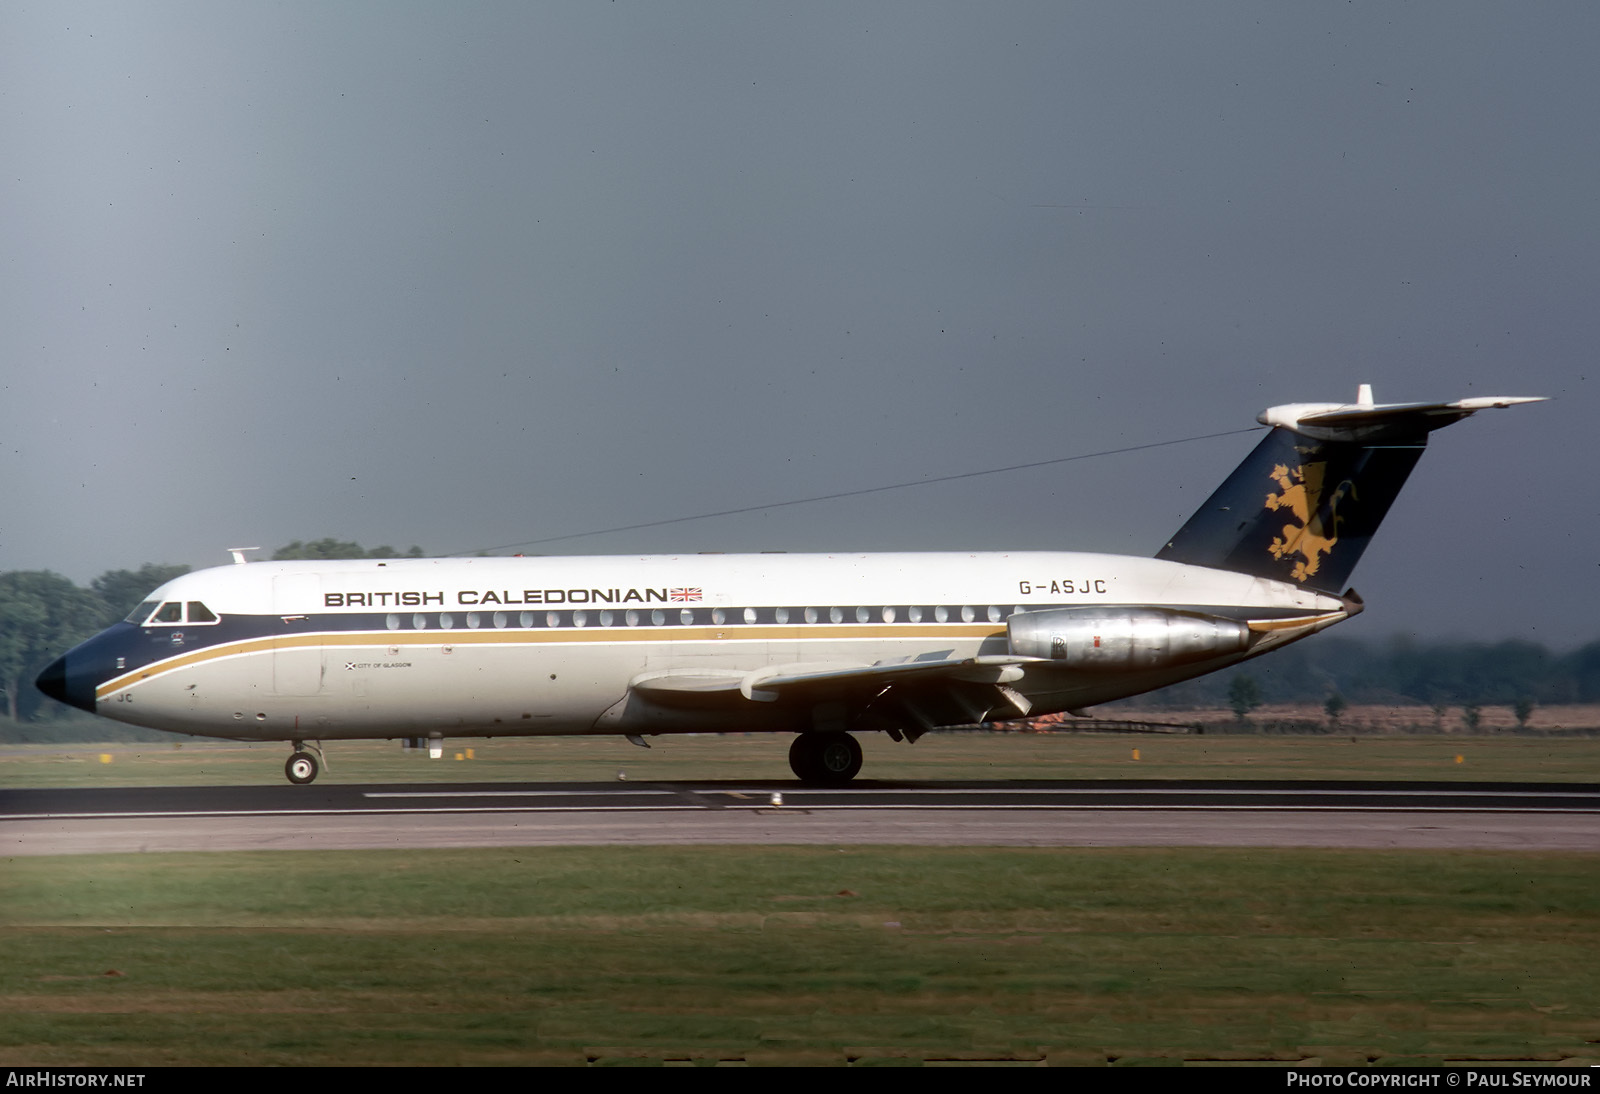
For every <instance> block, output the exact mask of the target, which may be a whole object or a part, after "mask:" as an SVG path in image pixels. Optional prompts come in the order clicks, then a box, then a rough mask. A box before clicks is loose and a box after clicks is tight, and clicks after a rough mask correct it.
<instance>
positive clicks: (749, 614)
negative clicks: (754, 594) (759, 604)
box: [744, 608, 756, 623]
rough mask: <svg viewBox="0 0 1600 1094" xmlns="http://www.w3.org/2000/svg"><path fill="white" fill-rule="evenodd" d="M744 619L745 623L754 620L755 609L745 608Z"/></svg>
mask: <svg viewBox="0 0 1600 1094" xmlns="http://www.w3.org/2000/svg"><path fill="white" fill-rule="evenodd" d="M744 621H745V622H746V623H754V622H755V621H756V610H755V609H754V608H746V609H745V610H744Z"/></svg>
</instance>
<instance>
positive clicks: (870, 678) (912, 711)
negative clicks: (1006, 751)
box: [629, 651, 1048, 739]
mask: <svg viewBox="0 0 1600 1094" xmlns="http://www.w3.org/2000/svg"><path fill="white" fill-rule="evenodd" d="M1047 660H1048V659H1047V658H1042V657H1022V656H1015V655H1010V654H998V655H981V656H977V657H951V656H949V651H946V652H944V653H933V654H927V655H924V656H923V657H922V658H920V659H906V660H901V661H894V662H879V663H876V664H871V665H851V664H841V663H839V662H797V663H794V664H787V665H772V666H768V667H765V668H761V669H757V670H755V671H753V672H744V673H740V672H736V671H732V670H709V671H708V670H705V669H683V670H674V669H668V670H664V671H657V672H651V673H645V674H641V675H640V676H637V677H635V678H634V679H633V681H632V682H631V683H630V685H629V687H630V690H631V691H632V692H634V693H635V694H637V695H639V696H640V697H641V698H644V699H648V700H650V701H652V702H654V703H657V704H660V705H662V706H667V707H673V708H676V709H679V710H694V709H702V710H711V709H723V710H725V709H727V708H728V705H729V704H730V703H732V704H737V703H740V702H749V701H754V702H758V703H777V702H785V703H790V702H792V703H828V702H833V701H840V702H844V703H848V704H850V705H852V706H856V707H858V708H864V707H866V706H868V705H881V704H884V703H892V704H893V705H894V706H895V708H896V709H897V710H899V711H900V712H901V713H902V714H903V715H905V716H907V717H908V718H909V719H910V721H911V723H912V725H911V726H908V727H907V732H908V734H909V735H910V736H911V737H912V739H915V738H916V737H918V736H920V735H921V734H922V733H923V732H925V731H926V730H928V729H931V728H934V727H935V726H936V725H946V724H966V723H971V722H979V721H983V720H985V719H987V718H988V717H990V714H991V712H992V711H1001V712H1003V713H1004V715H1005V716H1007V717H1016V716H1019V715H1026V714H1027V713H1028V712H1029V711H1030V710H1031V709H1032V703H1031V702H1030V701H1029V700H1028V698H1027V697H1026V696H1024V695H1023V694H1022V693H1021V692H1019V691H1017V690H1016V689H1015V688H1013V687H1011V685H1012V684H1013V683H1015V682H1016V681H1018V680H1021V679H1022V677H1023V673H1024V671H1025V669H1026V666H1028V665H1030V664H1034V663H1044V662H1046V661H1047Z"/></svg>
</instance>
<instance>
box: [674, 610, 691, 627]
mask: <svg viewBox="0 0 1600 1094" xmlns="http://www.w3.org/2000/svg"><path fill="white" fill-rule="evenodd" d="M678 622H679V623H682V624H683V625H684V626H685V627H687V626H689V625H690V624H691V623H693V622H694V610H693V609H692V608H684V609H682V610H681V611H679V612H678Z"/></svg>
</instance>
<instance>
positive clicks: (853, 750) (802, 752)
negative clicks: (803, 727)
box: [789, 732, 861, 786]
mask: <svg viewBox="0 0 1600 1094" xmlns="http://www.w3.org/2000/svg"><path fill="white" fill-rule="evenodd" d="M789 768H790V770H792V771H793V772H794V773H795V775H796V777H798V778H799V780H800V781H801V782H803V783H811V784H813V785H817V786H843V785H844V784H845V783H847V782H849V781H850V780H851V779H853V778H855V777H856V773H857V772H858V771H860V770H861V745H860V744H859V743H857V741H856V739H855V738H854V737H852V736H850V734H848V733H817V732H808V733H802V734H800V735H799V736H798V737H796V738H795V739H794V744H792V745H790V746H789Z"/></svg>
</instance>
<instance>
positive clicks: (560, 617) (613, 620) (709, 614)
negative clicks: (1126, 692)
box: [387, 604, 1023, 631]
mask: <svg viewBox="0 0 1600 1094" xmlns="http://www.w3.org/2000/svg"><path fill="white" fill-rule="evenodd" d="M1022 610H1023V609H1022V607H1021V606H1020V605H1018V606H1013V607H1009V608H1007V607H1003V606H1001V605H999V604H988V605H982V606H978V607H974V606H973V605H971V604H962V605H954V606H952V605H946V604H935V605H929V606H923V605H921V604H909V605H887V606H883V607H867V606H865V605H859V606H855V607H848V608H844V607H832V608H743V609H740V608H676V609H674V608H655V609H651V610H647V609H644V608H629V609H628V610H626V611H611V610H609V609H607V610H602V611H584V610H580V611H566V612H519V613H516V614H515V615H513V614H512V613H511V612H495V613H493V614H492V615H491V614H490V613H488V612H467V613H466V614H465V615H464V616H463V617H462V621H463V622H465V624H466V625H467V626H468V627H470V628H473V629H477V628H480V627H484V626H493V627H496V628H505V627H522V628H530V627H546V628H556V627H589V626H599V627H693V626H701V627H705V626H714V627H721V626H726V625H731V624H739V623H746V624H759V623H874V622H880V621H881V622H884V623H894V622H897V621H899V620H905V621H906V622H909V623H921V622H923V621H924V620H928V621H931V622H935V623H949V622H962V623H972V622H975V621H977V620H980V619H982V620H986V621H988V622H990V623H1000V622H1003V621H1004V620H1005V618H1006V616H1007V615H1010V614H1013V613H1015V612H1020V611H1022ZM387 623H388V626H389V629H390V630H391V631H397V630H401V629H402V628H404V627H405V626H406V625H407V623H409V624H410V626H411V629H413V630H419V631H421V630H427V629H428V628H429V627H430V626H436V627H439V628H441V629H443V630H450V629H451V628H453V627H455V626H456V623H457V617H456V615H455V614H454V613H451V612H439V613H436V614H428V613H425V612H417V613H416V614H415V615H412V616H410V617H409V619H408V618H407V617H406V616H404V615H402V614H400V613H398V612H391V613H390V614H389V616H388V619H387Z"/></svg>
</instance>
